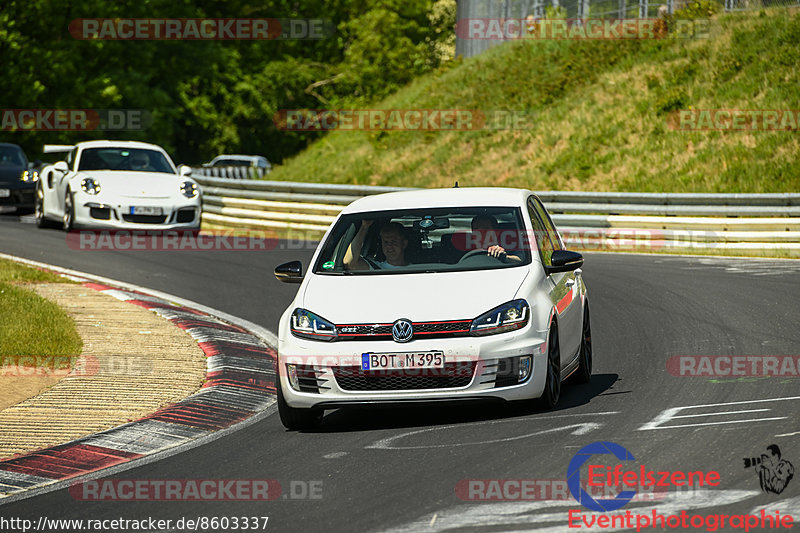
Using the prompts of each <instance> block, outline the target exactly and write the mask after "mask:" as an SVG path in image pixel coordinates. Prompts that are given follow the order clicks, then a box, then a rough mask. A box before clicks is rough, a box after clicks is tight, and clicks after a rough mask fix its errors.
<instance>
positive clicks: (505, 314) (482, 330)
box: [469, 300, 531, 336]
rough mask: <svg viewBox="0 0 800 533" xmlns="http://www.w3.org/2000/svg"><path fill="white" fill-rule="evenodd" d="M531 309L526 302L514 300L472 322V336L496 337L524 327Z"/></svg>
mask: <svg viewBox="0 0 800 533" xmlns="http://www.w3.org/2000/svg"><path fill="white" fill-rule="evenodd" d="M530 311H531V310H530V307H529V306H528V302H526V301H525V300H514V301H513V302H508V303H505V304H503V305H501V306H499V307H495V308H494V309H492V310H491V311H489V312H488V313H484V314H482V315H481V316H479V317H478V318H476V319H475V320H473V321H472V326H471V327H470V328H469V330H470V333H471V334H472V335H477V336H482V335H494V334H496V333H505V332H506V331H512V330H515V329H519V328H521V327H524V326H525V325H526V324H527V323H528V320H529V318H530V314H531V313H530Z"/></svg>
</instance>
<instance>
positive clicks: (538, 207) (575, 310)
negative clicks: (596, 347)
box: [528, 196, 583, 369]
mask: <svg viewBox="0 0 800 533" xmlns="http://www.w3.org/2000/svg"><path fill="white" fill-rule="evenodd" d="M528 213H529V215H530V217H531V222H532V223H533V224H534V233H535V235H536V241H537V244H538V245H539V251H540V254H541V258H542V264H543V265H545V266H549V265H550V264H551V263H550V257H551V256H552V255H553V251H555V250H563V249H564V245H563V243H562V241H561V239H560V237H559V235H558V231H556V228H555V226H554V225H553V221H552V220H551V219H550V216H549V215H548V214H547V211H546V210H545V208H544V206H543V205H542V203H541V201H540V200H539V199H538V198H536V197H535V196H531V197H530V198H528ZM547 279H548V282H549V287H550V288H551V292H550V295H551V296H550V297H551V301H552V303H553V307H555V309H556V313H557V315H558V326H559V328H558V341H559V347H560V348H561V363H562V364H561V368H562V369H563V368H565V367H566V366H568V365H567V364H566V363H571V362H572V361H573V360H574V358H575V357H576V356H577V353H578V349H579V348H580V344H581V325H582V321H581V319H582V318H583V317H582V312H581V299H580V295H579V293H578V290H579V287H578V280H577V279H576V275H575V272H555V273H552V274H550V275H548V276H547Z"/></svg>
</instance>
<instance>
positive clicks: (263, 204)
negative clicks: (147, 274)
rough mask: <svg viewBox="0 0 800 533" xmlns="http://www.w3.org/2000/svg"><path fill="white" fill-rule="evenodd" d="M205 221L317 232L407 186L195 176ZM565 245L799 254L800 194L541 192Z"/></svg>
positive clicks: (206, 222)
mask: <svg viewBox="0 0 800 533" xmlns="http://www.w3.org/2000/svg"><path fill="white" fill-rule="evenodd" d="M194 178H195V179H196V180H197V181H198V183H200V185H201V187H202V190H203V223H204V224H205V225H206V226H208V225H213V226H222V227H228V228H255V229H289V230H301V231H304V232H307V233H308V234H309V236H310V237H312V238H313V237H317V238H318V237H319V236H321V234H322V232H324V231H325V230H326V229H327V228H328V226H329V225H330V223H331V222H333V220H334V219H335V218H336V216H337V215H338V214H339V212H340V211H341V210H342V208H343V207H344V206H346V205H347V204H349V203H351V202H352V201H354V200H356V199H358V198H361V197H363V196H368V195H372V194H381V193H386V192H396V191H404V190H411V189H410V188H404V187H379V186H369V185H338V184H326V183H301V182H279V181H262V180H258V181H240V180H235V179H222V178H214V177H204V176H194ZM536 194H537V195H538V196H539V198H541V199H542V201H543V202H544V203H545V205H546V206H547V209H548V210H549V211H550V213H551V214H552V215H553V219H554V222H555V223H556V225H557V226H558V228H559V230H560V231H561V233H562V235H563V237H564V239H565V242H566V243H567V245H568V246H571V247H573V248H577V249H584V250H590V249H611V250H628V249H634V250H637V249H638V250H643V251H646V250H654V249H677V250H684V251H685V250H687V249H689V250H691V249H698V250H699V249H727V250H743V251H747V250H749V251H752V250H781V251H783V253H786V254H789V255H798V256H800V194H690V193H668V194H663V193H610V192H569V191H567V192H564V191H538V192H536Z"/></svg>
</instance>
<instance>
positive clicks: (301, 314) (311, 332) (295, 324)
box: [291, 309, 337, 341]
mask: <svg viewBox="0 0 800 533" xmlns="http://www.w3.org/2000/svg"><path fill="white" fill-rule="evenodd" d="M291 329H292V335H294V336H295V337H301V338H304V339H313V340H316V341H330V340H333V339H335V338H336V335H337V333H336V326H334V325H333V324H332V323H330V322H328V321H327V320H325V319H324V318H322V317H320V316H317V315H315V314H314V313H312V312H311V311H307V310H305V309H295V310H294V313H292V328H291Z"/></svg>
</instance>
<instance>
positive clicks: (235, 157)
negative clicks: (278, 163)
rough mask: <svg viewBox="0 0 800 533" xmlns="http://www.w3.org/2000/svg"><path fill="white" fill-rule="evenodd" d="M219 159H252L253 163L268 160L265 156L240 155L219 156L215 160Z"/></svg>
mask: <svg viewBox="0 0 800 533" xmlns="http://www.w3.org/2000/svg"><path fill="white" fill-rule="evenodd" d="M217 159H252V160H253V161H255V160H258V159H266V157H264V156H263V155H239V154H224V155H218V156H217V157H215V158H214V160H215V161H216V160H217Z"/></svg>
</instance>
